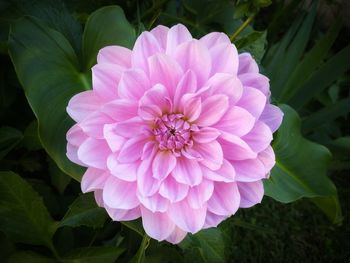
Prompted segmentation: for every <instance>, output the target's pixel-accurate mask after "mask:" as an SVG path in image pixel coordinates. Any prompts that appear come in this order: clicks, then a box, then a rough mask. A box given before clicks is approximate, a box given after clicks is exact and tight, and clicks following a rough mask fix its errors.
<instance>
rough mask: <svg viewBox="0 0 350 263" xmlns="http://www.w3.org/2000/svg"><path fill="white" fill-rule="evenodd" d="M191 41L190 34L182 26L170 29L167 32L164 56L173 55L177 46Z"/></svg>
mask: <svg viewBox="0 0 350 263" xmlns="http://www.w3.org/2000/svg"><path fill="white" fill-rule="evenodd" d="M191 40H192V36H191V33H190V32H189V31H188V29H187V28H186V27H185V26H184V25H181V24H178V25H175V26H173V27H171V28H170V29H169V31H168V37H167V47H166V54H168V55H173V53H174V51H175V49H176V47H177V46H178V45H180V44H181V43H184V42H188V41H191Z"/></svg>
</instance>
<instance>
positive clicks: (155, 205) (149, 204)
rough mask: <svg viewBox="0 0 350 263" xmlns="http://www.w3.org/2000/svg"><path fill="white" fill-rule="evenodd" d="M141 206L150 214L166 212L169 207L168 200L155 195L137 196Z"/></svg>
mask: <svg viewBox="0 0 350 263" xmlns="http://www.w3.org/2000/svg"><path fill="white" fill-rule="evenodd" d="M138 199H139V200H140V202H141V204H142V205H143V206H144V207H146V208H147V209H149V210H151V211H152V212H162V213H163V212H166V211H167V210H168V207H169V200H168V199H166V198H164V197H163V196H161V195H160V194H158V193H156V194H154V195H152V196H143V195H141V194H140V193H139V194H138Z"/></svg>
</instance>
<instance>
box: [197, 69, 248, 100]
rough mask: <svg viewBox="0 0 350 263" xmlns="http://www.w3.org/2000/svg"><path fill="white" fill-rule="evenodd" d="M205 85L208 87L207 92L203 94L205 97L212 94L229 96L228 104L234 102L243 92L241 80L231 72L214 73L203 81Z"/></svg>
mask: <svg viewBox="0 0 350 263" xmlns="http://www.w3.org/2000/svg"><path fill="white" fill-rule="evenodd" d="M205 86H209V87H210V89H209V90H208V92H206V93H205V94H204V96H205V97H209V96H211V95H213V94H224V95H227V97H228V98H229V103H230V105H234V104H236V102H237V101H239V99H240V98H241V97H242V94H243V86H242V83H241V81H240V80H239V79H238V78H237V77H235V76H233V75H232V74H227V73H216V74H215V75H214V76H212V77H211V78H210V79H209V80H208V81H207V82H206V83H205ZM202 97H203V96H202Z"/></svg>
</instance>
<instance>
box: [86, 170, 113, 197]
mask: <svg viewBox="0 0 350 263" xmlns="http://www.w3.org/2000/svg"><path fill="white" fill-rule="evenodd" d="M108 177H109V174H108V173H106V171H104V170H100V169H95V168H91V167H90V168H88V169H87V170H86V172H85V173H84V175H83V178H82V179H81V185H80V187H81V191H82V192H83V193H87V192H92V191H95V190H98V189H103V187H104V185H105V182H106V180H107V179H108Z"/></svg>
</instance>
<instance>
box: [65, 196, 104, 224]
mask: <svg viewBox="0 0 350 263" xmlns="http://www.w3.org/2000/svg"><path fill="white" fill-rule="evenodd" d="M106 218H107V215H106V212H105V210H104V209H102V208H100V207H98V206H97V205H96V201H95V198H94V195H93V193H88V194H83V195H80V196H79V197H78V198H77V199H75V201H74V202H73V203H72V204H71V205H70V206H69V209H68V211H67V213H66V214H65V216H64V217H63V219H62V220H61V222H60V224H59V226H60V227H62V226H71V227H78V226H88V227H93V228H100V227H103V225H104V222H105V221H106Z"/></svg>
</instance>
